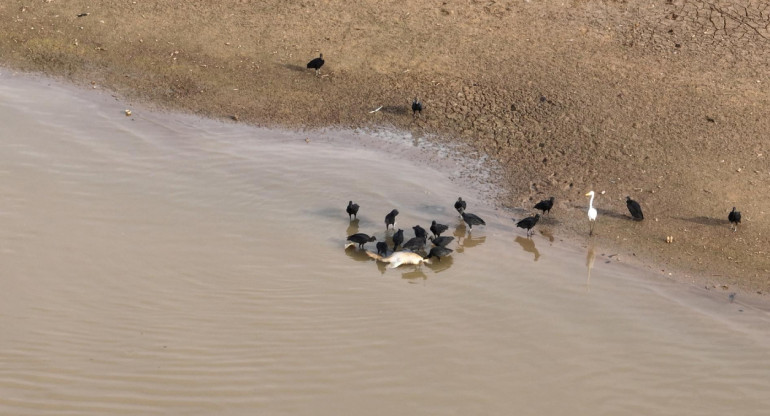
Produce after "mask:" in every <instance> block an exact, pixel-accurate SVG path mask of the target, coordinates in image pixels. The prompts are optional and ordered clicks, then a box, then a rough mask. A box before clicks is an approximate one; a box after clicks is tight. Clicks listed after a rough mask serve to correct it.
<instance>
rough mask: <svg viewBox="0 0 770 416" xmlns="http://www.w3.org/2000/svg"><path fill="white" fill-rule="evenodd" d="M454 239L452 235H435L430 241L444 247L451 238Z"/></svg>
mask: <svg viewBox="0 0 770 416" xmlns="http://www.w3.org/2000/svg"><path fill="white" fill-rule="evenodd" d="M454 239H455V238H454V237H436V238H431V239H430V242H431V243H433V245H436V246H441V247H446V246H447V244H449V243H451V242H452V240H454Z"/></svg>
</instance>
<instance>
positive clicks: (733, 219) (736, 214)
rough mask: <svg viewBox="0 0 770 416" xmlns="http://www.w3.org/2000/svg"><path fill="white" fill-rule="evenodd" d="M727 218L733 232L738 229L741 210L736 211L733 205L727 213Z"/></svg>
mask: <svg viewBox="0 0 770 416" xmlns="http://www.w3.org/2000/svg"><path fill="white" fill-rule="evenodd" d="M727 220H728V221H730V224H731V225H733V232H735V231H738V224H740V223H741V212H740V211H736V210H735V207H733V210H732V211H730V213H729V214H727Z"/></svg>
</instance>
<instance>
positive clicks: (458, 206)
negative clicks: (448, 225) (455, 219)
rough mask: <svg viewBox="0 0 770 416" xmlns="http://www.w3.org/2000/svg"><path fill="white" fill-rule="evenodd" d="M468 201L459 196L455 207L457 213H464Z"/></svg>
mask: <svg viewBox="0 0 770 416" xmlns="http://www.w3.org/2000/svg"><path fill="white" fill-rule="evenodd" d="M465 207H466V203H465V201H463V199H462V198H459V197H458V198H457V201H456V202H455V209H456V210H457V213H458V214H460V215H462V214H463V211H465Z"/></svg>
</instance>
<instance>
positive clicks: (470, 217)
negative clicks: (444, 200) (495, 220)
mask: <svg viewBox="0 0 770 416" xmlns="http://www.w3.org/2000/svg"><path fill="white" fill-rule="evenodd" d="M460 215H461V216H462V217H463V221H465V223H466V224H468V228H470V229H471V230H473V226H474V225H487V223H485V222H484V220H482V219H481V218H479V216H478V215H475V214H470V213H467V212H465V211H463V212H461V213H460Z"/></svg>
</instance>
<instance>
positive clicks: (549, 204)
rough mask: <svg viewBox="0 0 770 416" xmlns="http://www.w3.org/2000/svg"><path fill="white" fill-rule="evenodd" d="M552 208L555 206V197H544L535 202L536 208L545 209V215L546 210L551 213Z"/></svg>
mask: <svg viewBox="0 0 770 416" xmlns="http://www.w3.org/2000/svg"><path fill="white" fill-rule="evenodd" d="M551 208H553V197H550V198H548V199H544V200H542V201H540V202H538V203H537V204H535V209H537V210H540V211H543V215H545V213H546V212H548V213H550V212H551Z"/></svg>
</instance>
